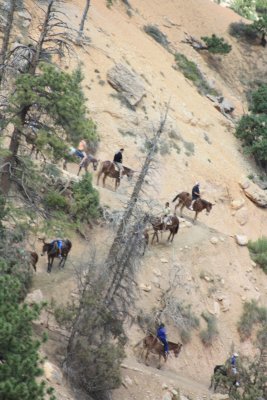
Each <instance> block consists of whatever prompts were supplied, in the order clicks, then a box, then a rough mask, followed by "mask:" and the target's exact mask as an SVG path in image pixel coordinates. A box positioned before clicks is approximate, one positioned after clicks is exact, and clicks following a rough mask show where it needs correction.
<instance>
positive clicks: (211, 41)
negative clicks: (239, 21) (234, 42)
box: [201, 34, 232, 54]
mask: <svg viewBox="0 0 267 400" xmlns="http://www.w3.org/2000/svg"><path fill="white" fill-rule="evenodd" d="M201 39H202V40H203V42H205V43H206V45H207V47H206V50H208V51H209V52H210V53H212V54H228V53H230V51H231V50H232V46H231V45H230V44H228V43H227V42H225V40H224V38H220V37H218V36H216V35H215V34H212V35H211V36H203V37H202V38H201ZM203 49H205V48H203Z"/></svg>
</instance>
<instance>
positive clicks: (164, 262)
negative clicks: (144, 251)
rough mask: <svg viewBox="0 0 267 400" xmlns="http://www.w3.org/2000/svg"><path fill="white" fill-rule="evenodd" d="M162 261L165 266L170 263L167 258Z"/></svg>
mask: <svg viewBox="0 0 267 400" xmlns="http://www.w3.org/2000/svg"><path fill="white" fill-rule="evenodd" d="M160 261H161V262H162V263H163V264H167V263H168V262H169V261H168V260H167V259H166V258H161V259H160Z"/></svg>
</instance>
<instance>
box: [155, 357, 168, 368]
mask: <svg viewBox="0 0 267 400" xmlns="http://www.w3.org/2000/svg"><path fill="white" fill-rule="evenodd" d="M160 359H161V354H159V363H158V366H157V369H160V368H161V365H160ZM165 362H166V360H165Z"/></svg>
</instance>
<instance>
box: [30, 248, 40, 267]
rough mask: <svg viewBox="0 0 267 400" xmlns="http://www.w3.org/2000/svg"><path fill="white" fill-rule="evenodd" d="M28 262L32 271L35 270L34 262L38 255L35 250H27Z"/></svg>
mask: <svg viewBox="0 0 267 400" xmlns="http://www.w3.org/2000/svg"><path fill="white" fill-rule="evenodd" d="M29 256H30V263H31V265H32V266H33V269H34V271H35V272H36V264H37V263H38V260H39V257H38V254H37V253H36V252H35V251H29Z"/></svg>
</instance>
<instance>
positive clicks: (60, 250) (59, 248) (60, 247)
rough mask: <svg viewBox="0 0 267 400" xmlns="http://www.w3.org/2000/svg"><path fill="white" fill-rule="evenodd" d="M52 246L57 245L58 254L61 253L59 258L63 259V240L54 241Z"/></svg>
mask: <svg viewBox="0 0 267 400" xmlns="http://www.w3.org/2000/svg"><path fill="white" fill-rule="evenodd" d="M51 244H52V245H55V244H57V248H58V253H59V254H58V256H59V258H62V240H60V239H56V240H53V241H52V242H51Z"/></svg>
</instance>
